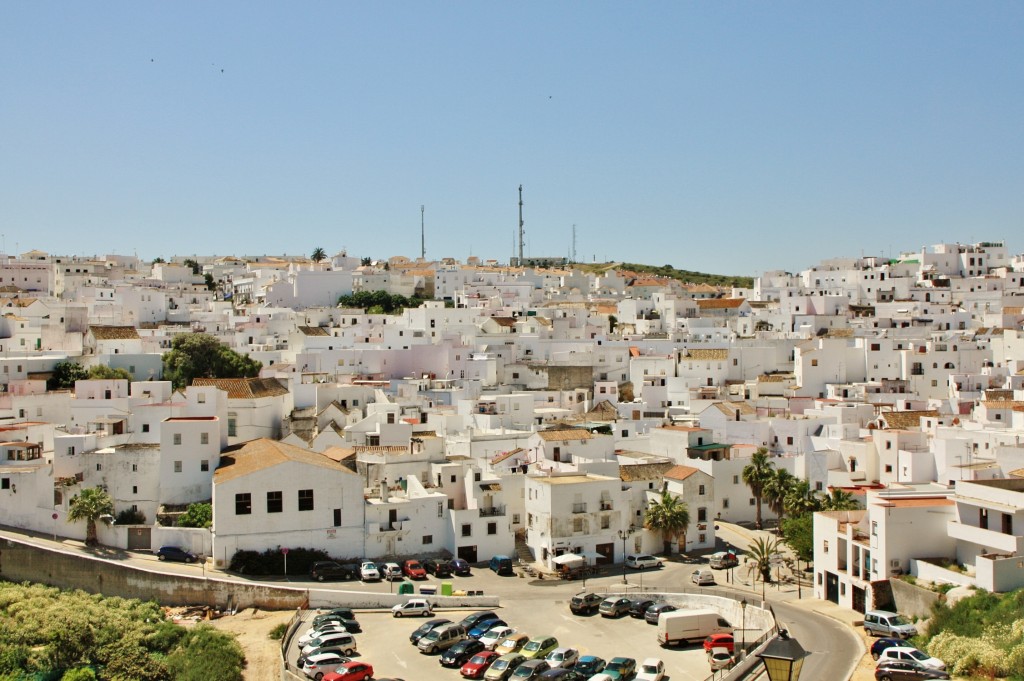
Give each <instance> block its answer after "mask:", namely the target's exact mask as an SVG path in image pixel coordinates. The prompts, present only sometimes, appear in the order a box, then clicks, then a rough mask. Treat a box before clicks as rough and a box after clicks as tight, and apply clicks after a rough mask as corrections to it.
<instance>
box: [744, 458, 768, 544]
mask: <svg viewBox="0 0 1024 681" xmlns="http://www.w3.org/2000/svg"><path fill="white" fill-rule="evenodd" d="M774 467H775V465H774V464H773V463H772V462H771V459H769V458H768V450H767V449H766V448H764V447H758V448H757V451H756V452H754V454H753V456H751V457H750V463H748V464H747V465H746V466H744V467H743V482H744V483H746V485H747V487H749V488H750V493H751V494H753V495H754V503H755V504H756V505H757V518H756V521H755V525H756V527H757V529H759V530H760V529H763V528H764V524H763V523H762V522H761V500H762V498H763V496H764V486H765V483H767V482H768V480H769V479H770V478H771V476H772V475H773V473H772V469H773V468H774Z"/></svg>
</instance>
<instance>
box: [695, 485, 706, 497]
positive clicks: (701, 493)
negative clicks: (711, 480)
mask: <svg viewBox="0 0 1024 681" xmlns="http://www.w3.org/2000/svg"><path fill="white" fill-rule="evenodd" d="M697 494H698V495H699V496H704V485H701V486H699V487H698V488H697Z"/></svg>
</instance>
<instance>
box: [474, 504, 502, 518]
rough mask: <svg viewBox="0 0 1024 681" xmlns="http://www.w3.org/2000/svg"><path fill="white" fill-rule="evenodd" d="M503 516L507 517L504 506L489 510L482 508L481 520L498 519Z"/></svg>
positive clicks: (492, 507)
mask: <svg viewBox="0 0 1024 681" xmlns="http://www.w3.org/2000/svg"><path fill="white" fill-rule="evenodd" d="M503 515H505V507H504V506H491V507H489V508H481V509H480V517H481V518H496V517H498V516H503Z"/></svg>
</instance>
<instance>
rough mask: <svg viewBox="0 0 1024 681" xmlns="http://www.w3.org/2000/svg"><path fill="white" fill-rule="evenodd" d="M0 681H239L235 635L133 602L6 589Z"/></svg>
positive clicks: (28, 587) (4, 585) (0, 588)
mask: <svg viewBox="0 0 1024 681" xmlns="http://www.w3.org/2000/svg"><path fill="white" fill-rule="evenodd" d="M0 623H2V625H0V681H28V680H29V679H33V680H40V681H44V680H45V681H58V680H60V679H66V680H68V681H70V680H71V679H74V680H75V681H87V680H88V679H103V680H106V679H109V680H110V681H134V680H136V679H147V680H150V681H153V680H156V681H171V680H172V679H173V680H175V681H178V680H180V681H209V680H210V679H217V680H218V681H241V678H242V666H243V665H244V662H245V659H244V656H243V654H242V649H241V648H240V647H239V645H238V644H237V643H236V642H235V639H234V638H232V637H231V636H229V635H227V634H225V633H223V632H220V631H217V630H215V629H213V628H212V627H210V626H208V625H199V626H196V627H192V628H189V629H186V628H184V627H182V626H179V625H177V624H175V623H174V622H172V621H170V620H168V619H167V618H166V617H165V615H164V612H163V610H162V609H161V608H160V606H159V605H158V604H156V603H153V602H146V603H144V602H142V601H139V600H135V599H124V598H117V597H110V598H108V597H104V596H101V595H92V594H87V593H85V592H83V591H61V590H60V589H57V588H55V587H50V586H43V585H40V584H13V583H10V582H0Z"/></svg>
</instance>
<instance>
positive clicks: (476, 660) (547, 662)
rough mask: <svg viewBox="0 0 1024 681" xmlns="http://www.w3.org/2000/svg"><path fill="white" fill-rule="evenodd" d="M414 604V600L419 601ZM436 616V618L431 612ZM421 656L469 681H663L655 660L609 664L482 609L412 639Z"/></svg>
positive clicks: (422, 629)
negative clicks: (434, 657)
mask: <svg viewBox="0 0 1024 681" xmlns="http://www.w3.org/2000/svg"><path fill="white" fill-rule="evenodd" d="M414 600H415V599H414ZM431 614H432V613H431ZM409 641H410V642H411V643H413V644H414V645H415V646H416V647H417V648H418V649H419V651H420V652H421V653H424V654H427V655H430V654H436V655H438V662H439V663H440V664H441V665H442V666H444V667H449V668H452V669H458V670H459V674H460V675H461V676H462V677H463V678H465V679H483V680H484V681H532V680H533V679H537V680H538V681H541V680H543V681H548V680H549V679H560V680H561V681H626V680H627V679H636V681H661V679H662V678H664V675H665V665H664V663H663V662H662V661H661V660H658V659H655V658H651V659H648V660H644V661H643V662H641V663H640V664H639V665H637V663H636V660H634V659H633V658H629V657H615V658H612V659H611V660H607V661H606V660H604V659H602V658H600V657H597V656H594V655H580V651H579V649H577V648H572V647H568V646H564V645H562V644H561V643H560V642H559V641H558V639H557V638H555V637H554V636H551V635H549V634H544V635H541V636H529V635H527V634H526V633H524V632H521V631H518V630H517V629H516V628H515V627H513V626H511V625H510V624H509V623H508V622H506V621H505V620H503V619H502V618H501V617H500V616H499V615H498V614H497V613H495V612H493V611H491V610H483V611H479V612H474V613H472V614H470V615H467V616H466V617H464V618H463V619H462V620H460V621H458V622H453V621H451V620H449V619H446V618H436V619H431V620H429V621H427V622H424V623H423V624H421V625H420V626H419V627H418V628H417V629H416V630H415V631H413V632H412V633H411V634H410V635H409Z"/></svg>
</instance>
